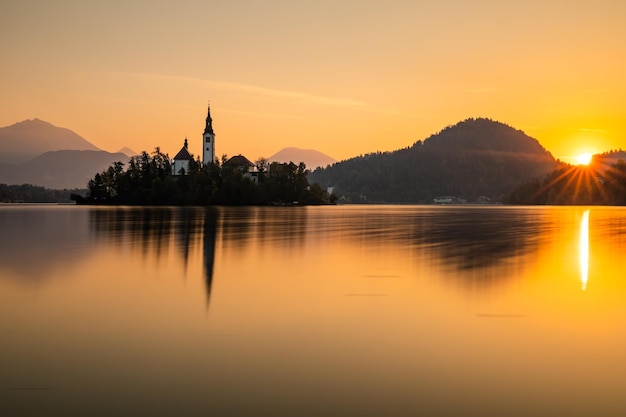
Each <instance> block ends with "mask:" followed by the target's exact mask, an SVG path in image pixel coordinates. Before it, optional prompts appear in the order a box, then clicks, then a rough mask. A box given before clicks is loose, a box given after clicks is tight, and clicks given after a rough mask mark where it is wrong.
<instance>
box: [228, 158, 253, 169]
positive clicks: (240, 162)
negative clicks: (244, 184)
mask: <svg viewBox="0 0 626 417" xmlns="http://www.w3.org/2000/svg"><path fill="white" fill-rule="evenodd" d="M224 165H230V166H234V167H253V166H254V164H253V163H252V162H250V160H249V159H248V158H246V157H245V156H243V155H237V156H233V157H232V158H230V159H229V160H228V161H226V162H224Z"/></svg>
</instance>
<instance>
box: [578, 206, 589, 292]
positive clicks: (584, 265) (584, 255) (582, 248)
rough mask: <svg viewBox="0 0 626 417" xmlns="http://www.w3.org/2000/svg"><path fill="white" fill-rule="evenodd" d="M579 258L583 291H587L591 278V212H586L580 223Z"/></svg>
mask: <svg viewBox="0 0 626 417" xmlns="http://www.w3.org/2000/svg"><path fill="white" fill-rule="evenodd" d="M578 257H579V261H580V280H581V281H582V289H583V291H584V290H586V289H587V279H588V278H589V210H585V212H584V213H583V217H582V219H581V221H580V240H579V246H578Z"/></svg>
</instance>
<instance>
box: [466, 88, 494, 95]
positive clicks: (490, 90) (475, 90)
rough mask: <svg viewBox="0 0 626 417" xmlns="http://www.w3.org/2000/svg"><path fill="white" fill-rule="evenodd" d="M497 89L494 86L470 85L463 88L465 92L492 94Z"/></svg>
mask: <svg viewBox="0 0 626 417" xmlns="http://www.w3.org/2000/svg"><path fill="white" fill-rule="evenodd" d="M497 91H498V90H497V89H496V88H494V87H470V88H467V89H466V90H465V92H466V93H467V94H492V93H496V92H497Z"/></svg>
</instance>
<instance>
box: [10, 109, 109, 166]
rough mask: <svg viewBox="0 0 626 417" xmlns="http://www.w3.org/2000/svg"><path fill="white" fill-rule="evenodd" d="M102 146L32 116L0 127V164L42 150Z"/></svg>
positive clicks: (30, 157)
mask: <svg viewBox="0 0 626 417" xmlns="http://www.w3.org/2000/svg"><path fill="white" fill-rule="evenodd" d="M60 150H90V151H101V150H102V149H100V148H98V147H97V146H95V145H94V144H93V143H91V142H89V141H88V140H87V139H85V138H83V137H82V136H80V135H79V134H77V133H76V132H74V131H72V130H70V129H67V128H64V127H58V126H55V125H53V124H52V123H50V122H46V121H44V120H41V119H38V118H34V119H27V120H23V121H21V122H17V123H14V124H12V125H9V126H5V127H0V163H9V164H19V163H23V162H27V161H28V160H30V159H33V158H35V157H36V156H38V155H41V154H42V153H45V152H49V151H60Z"/></svg>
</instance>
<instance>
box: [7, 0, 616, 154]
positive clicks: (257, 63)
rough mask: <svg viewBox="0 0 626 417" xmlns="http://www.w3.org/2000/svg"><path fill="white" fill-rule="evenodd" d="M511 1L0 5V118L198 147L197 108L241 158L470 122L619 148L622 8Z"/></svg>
mask: <svg viewBox="0 0 626 417" xmlns="http://www.w3.org/2000/svg"><path fill="white" fill-rule="evenodd" d="M370 3H371V4H370ZM377 3H378V4H377ZM510 3H511V2H502V1H487V0H485V1H462V0H457V1H452V0H450V1H418V0H388V1H385V2H384V4H383V2H364V1H360V0H317V1H297V0H293V1H288V0H285V1H282V0H268V1H253V0H229V1H185V0H180V1H177V2H164V1H117V0H112V1H107V2H86V1H64V0H61V1H54V2H49V1H30V2H24V1H13V0H10V1H6V0H0V51H1V53H2V65H0V86H1V87H2V90H1V91H2V94H0V110H1V111H0V126H6V125H10V124H13V123H15V122H17V121H21V120H24V119H29V118H35V117H37V118H40V119H43V120H46V121H49V122H51V123H53V124H55V125H57V126H62V127H67V128H70V129H72V130H74V131H75V132H77V133H78V134H80V135H81V136H83V137H85V138H86V139H87V140H89V141H91V142H92V143H94V144H95V145H96V146H99V147H101V148H103V149H105V150H109V151H117V150H119V149H120V148H121V147H123V146H129V147H131V148H133V149H135V150H137V151H141V150H148V151H151V150H153V149H154V147H156V146H160V147H161V149H162V150H163V151H165V152H167V153H169V154H170V156H173V155H174V154H176V152H177V151H178V150H179V149H180V147H181V146H182V143H183V140H184V138H185V136H187V137H188V138H189V141H190V150H191V151H192V152H194V151H195V153H199V151H200V147H201V142H200V140H201V135H202V131H203V129H204V118H205V117H206V106H207V101H208V100H210V101H211V110H212V115H213V120H214V124H213V126H214V128H215V132H216V154H217V155H222V154H224V153H225V154H228V155H234V154H238V153H243V154H244V155H246V156H247V157H248V158H249V159H251V160H255V159H257V158H258V157H260V156H264V157H268V156H271V155H272V154H273V153H275V152H277V151H278V150H280V149H281V148H283V147H286V146H297V147H301V148H314V149H318V150H320V151H322V152H324V153H327V154H329V155H331V156H333V157H335V158H337V159H344V158H349V157H351V156H355V155H359V154H364V153H368V152H375V151H378V150H380V151H387V150H395V149H398V148H402V147H406V146H409V145H411V144H413V143H414V142H415V141H417V140H420V139H424V138H426V137H428V136H429V135H430V134H432V133H436V132H437V131H439V130H440V129H442V128H443V127H445V126H447V125H450V124H455V123H456V122H458V121H460V120H462V119H465V118H468V117H490V118H492V119H495V120H499V121H502V122H505V123H507V124H509V125H511V126H513V127H515V128H518V129H522V130H524V131H525V132H526V133H528V134H529V135H530V136H533V137H535V138H537V139H538V140H539V141H540V142H541V143H542V144H543V145H544V146H545V147H546V148H547V149H548V150H549V151H550V152H552V154H553V155H554V156H556V157H559V158H562V159H565V160H567V157H570V156H574V155H577V154H579V153H582V152H601V151H605V150H609V149H614V148H624V149H626V116H625V111H626V110H625V107H624V97H626V79H625V77H626V75H625V74H626V2H625V1H621V0H614V1H611V0H596V1H575V0H569V1H551V0H546V1H535V0H526V1H523V2H522V1H519V2H516V3H517V4H515V5H511V4H510ZM196 148H198V149H197V151H196ZM570 162H571V161H570Z"/></svg>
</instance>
